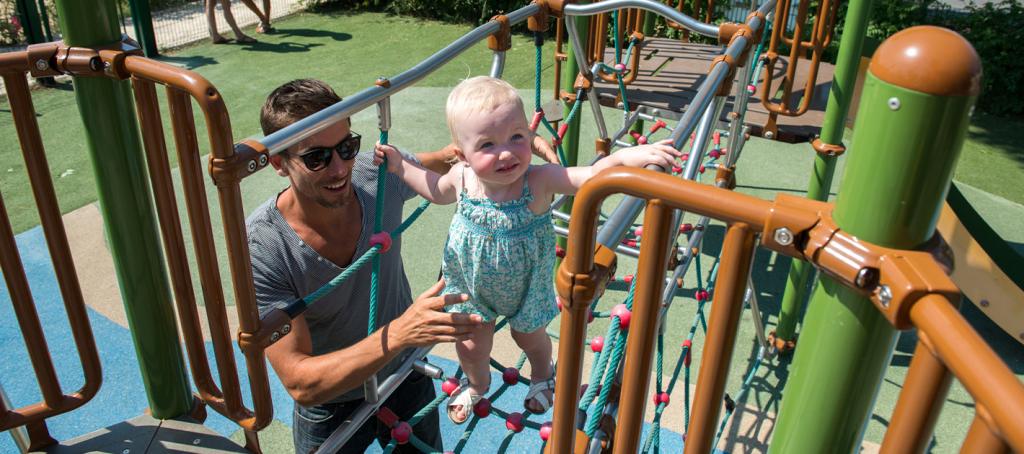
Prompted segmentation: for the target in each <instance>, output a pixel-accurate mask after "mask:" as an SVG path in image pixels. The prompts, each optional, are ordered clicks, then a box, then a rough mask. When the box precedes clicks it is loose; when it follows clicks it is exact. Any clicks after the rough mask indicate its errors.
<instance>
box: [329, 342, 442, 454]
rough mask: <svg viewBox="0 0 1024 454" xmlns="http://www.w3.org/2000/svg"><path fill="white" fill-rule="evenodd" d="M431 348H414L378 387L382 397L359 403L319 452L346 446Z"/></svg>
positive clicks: (332, 451)
mask: <svg viewBox="0 0 1024 454" xmlns="http://www.w3.org/2000/svg"><path fill="white" fill-rule="evenodd" d="M431 348H432V347H420V348H417V349H415V350H413V351H412V353H410V354H409V356H408V357H406V358H405V360H404V361H402V364H401V365H400V366H398V369H397V370H396V371H395V373H393V374H391V375H389V376H388V378H385V379H384V383H381V385H380V388H379V389H378V394H379V395H380V396H381V399H380V400H379V401H378V402H376V403H370V402H363V403H362V404H361V405H359V408H356V410H355V411H354V412H352V414H351V415H350V416H349V419H348V420H347V421H345V422H343V423H341V425H340V426H338V428H337V429H335V430H334V432H333V433H331V436H329V437H327V440H324V443H323V444H322V445H320V448H318V449H317V451H316V452H317V454H321V453H322V454H333V453H336V452H338V451H340V450H341V448H342V446H345V443H346V442H348V439H349V438H352V435H353V434H355V433H356V429H359V428H360V427H362V426H363V423H365V422H366V421H367V420H368V419H370V418H371V417H373V415H374V413H377V409H378V408H380V406H381V404H382V403H383V402H384V401H385V400H387V398H388V397H389V396H391V393H393V392H395V390H396V389H398V386H399V385H401V384H402V382H403V381H405V378H406V377H408V376H409V374H410V373H412V368H413V363H415V362H416V360H419V359H421V358H423V357H424V356H426V355H427V353H430V349H431Z"/></svg>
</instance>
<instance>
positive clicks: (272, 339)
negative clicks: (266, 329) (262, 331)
mask: <svg viewBox="0 0 1024 454" xmlns="http://www.w3.org/2000/svg"><path fill="white" fill-rule="evenodd" d="M280 338H281V333H279V332H277V331H274V332H273V333H270V342H277V340H278V339H280Z"/></svg>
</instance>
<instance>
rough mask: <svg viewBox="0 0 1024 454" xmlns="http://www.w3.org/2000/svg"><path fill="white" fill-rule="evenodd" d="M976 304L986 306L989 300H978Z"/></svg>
mask: <svg viewBox="0 0 1024 454" xmlns="http://www.w3.org/2000/svg"><path fill="white" fill-rule="evenodd" d="M978 305H979V306H981V307H988V305H989V302H988V300H981V301H978Z"/></svg>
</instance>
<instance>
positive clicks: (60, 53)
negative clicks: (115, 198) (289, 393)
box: [0, 42, 273, 452]
mask: <svg viewBox="0 0 1024 454" xmlns="http://www.w3.org/2000/svg"><path fill="white" fill-rule="evenodd" d="M40 60H42V61H44V62H47V64H45V65H44V64H41V65H39V66H38V67H30V66H29V62H30V61H32V62H35V61H40ZM0 64H3V65H4V66H3V68H5V73H4V79H5V83H6V84H7V87H8V90H9V92H11V93H12V96H17V95H16V94H17V93H20V92H21V91H22V86H24V85H25V81H24V72H25V71H26V70H27V71H29V72H30V73H31V74H32V75H33V76H36V77H41V76H52V75H57V74H73V75H75V76H78V77H109V78H114V79H121V80H124V79H130V80H131V84H132V89H133V91H134V95H135V105H136V110H137V113H138V117H139V122H140V126H141V131H142V138H143V145H144V148H145V153H146V161H147V165H148V170H149V175H150V181H151V183H152V188H153V189H152V190H153V195H154V199H155V203H156V207H157V215H158V217H159V221H160V230H161V238H162V241H163V246H164V250H165V252H166V254H167V262H168V267H169V270H170V275H171V283H172V288H173V292H174V299H175V305H176V307H177V313H178V317H179V319H180V322H181V323H180V324H181V330H182V337H183V339H184V343H185V348H186V352H187V353H188V360H189V366H190V368H191V371H192V377H193V380H194V382H195V385H196V389H197V397H198V398H199V399H200V400H201V401H202V402H204V403H205V404H206V405H209V406H210V407H212V408H213V409H214V410H216V411H217V412H218V413H221V414H223V415H224V416H226V417H228V418H230V419H231V420H233V421H235V422H236V423H238V425H239V426H241V427H242V428H243V429H244V431H245V434H246V447H247V448H248V449H250V450H251V451H254V452H255V451H259V441H258V437H257V436H256V432H257V431H259V430H260V429H262V428H264V427H266V426H267V425H268V424H269V423H270V421H271V419H272V417H273V406H272V401H271V396H270V387H269V381H268V376H267V370H266V361H265V358H264V354H263V351H264V347H265V346H266V345H267V342H261V340H263V338H264V337H267V336H259V335H254V333H258V332H259V330H260V320H259V313H258V311H257V308H256V303H255V301H256V299H255V292H254V290H253V284H252V269H251V267H250V266H251V265H250V258H249V248H248V243H247V241H246V234H245V223H244V213H243V211H242V200H241V193H240V190H239V182H240V180H241V179H242V178H244V177H245V176H247V175H249V174H251V173H252V172H255V171H256V170H259V169H261V168H263V167H265V166H266V165H267V163H268V158H267V156H266V155H265V154H259V153H255V152H253V153H245V152H238V153H236V151H235V149H234V144H233V140H232V136H231V123H230V119H229V117H228V112H227V108H226V106H225V105H224V100H223V99H222V98H221V96H220V93H219V92H218V91H217V89H216V88H214V86H213V85H212V84H210V82H209V81H207V80H206V79H205V78H203V77H202V76H200V75H198V74H196V73H194V72H191V71H188V70H184V69H181V68H177V67H174V66H171V65H168V64H165V63H161V62H158V61H154V60H150V59H148V58H144V57H142V56H140V55H139V52H138V49H137V47H135V46H134V43H131V42H125V43H122V44H121V46H119V47H118V48H111V49H101V50H95V49H87V48H69V47H67V46H64V45H63V44H60V43H49V44H43V45H37V46H32V47H30V48H29V50H27V51H25V52H20V53H17V54H13V55H12V54H6V55H4V56H2V57H0ZM8 67H9V68H12V69H10V70H7V69H6V68H8ZM17 71H21V72H17ZM8 72H10V74H8ZM19 78H20V82H19ZM19 84H20V85H19ZM157 84H159V85H163V86H164V87H165V92H166V97H167V104H168V107H169V111H170V117H171V124H172V129H173V131H174V142H175V148H176V151H177V157H178V163H179V168H180V172H181V183H182V188H183V191H184V197H185V207H186V212H187V214H188V223H189V227H190V230H191V236H192V239H193V248H194V253H195V256H196V261H197V267H198V275H199V279H200V287H201V289H202V297H203V302H204V307H205V312H206V320H207V323H208V325H209V331H210V337H211V341H212V344H213V350H214V356H215V357H216V361H217V369H218V375H219V377H220V383H219V386H218V383H217V381H216V380H215V379H214V378H213V374H212V373H211V370H210V365H209V360H208V358H207V356H206V350H205V346H204V341H203V333H202V329H201V324H200V316H199V309H198V304H197V301H196V298H195V293H194V291H193V284H192V278H191V273H190V268H189V264H188V255H187V252H186V245H185V243H184V239H183V235H182V231H181V226H182V220H181V219H180V218H179V215H178V208H177V203H176V196H175V190H174V185H173V182H172V178H171V172H170V167H169V164H168V155H167V146H166V142H165V139H164V135H163V123H162V120H161V114H160V108H159V104H158V101H157V94H156V85H157ZM24 92H25V99H28V98H27V90H25V91H24ZM13 99H14V98H12V106H14V105H15V104H16V101H14V100H13ZM17 99H18V100H19V101H18V102H20V103H24V101H22V100H21V98H17ZM193 101H195V103H196V105H198V106H199V108H200V110H201V111H202V113H203V116H204V118H205V121H206V129H207V131H209V143H210V150H211V158H210V174H211V176H212V179H213V181H214V183H215V184H216V186H217V191H218V195H219V201H220V207H221V217H222V222H223V228H224V235H225V239H226V248H227V256H228V259H229V262H230V263H229V266H230V270H231V277H232V287H233V290H234V297H235V309H236V310H237V313H238V322H239V343H240V344H241V346H242V347H243V353H244V355H245V358H246V361H245V362H246V367H247V369H248V378H249V387H250V391H251V394H252V401H253V409H249V408H246V407H245V404H244V402H243V400H242V390H241V385H240V380H239V377H238V370H237V366H236V363H235V358H234V350H233V345H232V343H233V335H232V334H231V331H230V328H229V326H228V315H227V306H226V303H225V297H224V291H223V282H222V279H221V276H220V268H219V266H218V261H217V251H216V249H215V247H214V240H213V229H212V224H211V220H210V214H209V207H208V206H207V202H206V190H205V186H204V182H203V180H204V176H203V169H202V167H201V164H200V160H201V154H200V150H199V143H198V137H197V133H196V125H195V120H194V117H193V112H192V102H193ZM28 102H29V103H30V101H28ZM28 106H29V109H30V108H31V104H28ZM17 118H21V120H19V121H20V122H21V123H25V124H28V123H26V122H29V121H31V124H30V125H29V126H31V128H29V127H28V126H22V125H21V124H19V134H22V131H23V130H25V131H28V132H26V133H25V134H27V135H26V137H28V142H30V144H31V145H30V147H32V148H29V149H26V156H27V157H28V156H29V155H33V158H34V159H43V158H42V153H41V145H39V144H38V129H37V128H36V125H35V120H34V118H33V117H32V114H31V113H29V114H27V117H26V114H25V113H21V114H16V119H17ZM25 142H26V139H25V138H23V143H25ZM23 148H24V145H23ZM36 150H38V151H39V152H35V151H36ZM30 151H31V152H30ZM36 156H38V157H36ZM35 166H36V167H38V166H41V168H42V169H43V170H42V171H41V172H42V175H44V176H45V177H46V178H47V180H46V185H45V186H46V187H51V186H50V185H49V180H48V178H49V177H48V174H46V170H45V169H46V165H45V161H41V163H35ZM32 168H33V167H31V166H30V174H31V173H32V170H31V169H32ZM35 173H39V172H38V171H37V172H35ZM39 178H42V177H39ZM36 186H43V185H37V184H36V179H33V187H34V188H35V187H36ZM48 191H49V193H50V194H51V195H50V199H46V200H47V201H43V199H40V198H39V195H38V194H37V200H40V202H39V206H40V210H41V211H40V213H41V214H42V213H43V211H42V210H43V209H44V207H50V208H47V210H51V211H52V213H50V212H49V211H48V212H47V213H46V214H45V215H44V216H43V219H44V222H43V225H44V227H47V226H49V225H51V224H54V223H55V222H56V223H58V224H57V226H58V227H59V220H60V213H59V212H57V211H56V210H57V208H56V207H57V205H56V203H55V201H52V200H51V199H52V188H51V189H48ZM8 230H9V229H8ZM50 230H51V228H47V232H48V233H49V231H50ZM3 233H4V232H0V235H2V234H3ZM49 237H50V235H48V239H49ZM58 240H59V242H56V241H58ZM55 242H56V243H55ZM55 245H56V246H58V247H56V248H55V247H54V246H55ZM61 248H63V249H61ZM54 249H60V250H63V251H65V253H66V251H67V245H66V240H64V236H63V230H62V229H61V231H60V235H59V239H55V240H52V241H51V250H54ZM7 251H8V248H4V254H3V256H4V258H5V264H4V266H5V275H6V274H7V273H6V269H7V263H6V261H7V256H8V255H10V254H8V253H7ZM55 257H56V256H55ZM15 259H16V256H15ZM67 261H68V263H70V259H69V258H68V259H67ZM56 263H57V262H56V258H55V265H56ZM69 266H70V265H66V266H65V265H59V266H58V276H60V275H62V273H61V269H62V268H67V267H69ZM63 274H66V273H63ZM12 275H14V274H13V273H12ZM72 276H73V273H72ZM71 283H72V284H74V287H73V288H72V287H71V284H68V287H69V289H70V290H74V292H73V293H74V294H73V295H71V297H69V296H67V295H66V296H65V301H66V302H67V301H70V303H68V304H69V308H70V307H71V306H70V304H77V306H76V308H77V307H78V306H81V296H80V292H79V291H78V290H77V282H74V281H72V282H71ZM12 287H15V286H12ZM64 287H65V285H64V283H63V281H62V289H63V288H64ZM70 290H67V291H65V293H69V292H70ZM76 295H77V297H76ZM24 299H25V298H24V297H22V298H15V300H16V302H17V301H21V300H24ZM16 304H18V303H16ZM20 304H24V303H20ZM76 310H79V311H81V312H82V313H83V314H84V309H76ZM69 312H71V311H70V309H69ZM72 320H73V324H72V326H73V327H75V322H78V323H84V328H80V329H78V330H76V339H78V337H80V336H79V331H83V330H84V332H85V333H86V334H88V321H87V319H86V318H85V316H84V315H82V316H81V317H72ZM35 325H38V321H36V322H35ZM24 326H25V324H24V323H23V331H25V332H26V333H28V332H29V331H30V329H26V328H25V327H24ZM30 328H31V326H30ZM81 337H83V338H85V335H82V336H81ZM253 339H256V341H255V342H254V341H253ZM87 340H88V344H89V345H90V346H91V345H92V339H91V335H89V336H87ZM80 348H81V347H80ZM85 356H88V357H89V359H90V361H91V362H90V363H88V364H89V365H88V366H87V367H86V373H87V377H92V376H93V375H95V376H96V379H95V384H93V382H94V381H93V380H87V385H89V386H91V387H90V388H87V390H86V391H88V393H86V392H83V394H86V395H87V396H88V397H91V395H92V394H94V393H95V389H94V387H97V386H98V376H99V372H98V371H99V365H98V360H96V355H95V347H91V350H89V354H88V355H84V356H83V357H85ZM33 357H35V355H34V356H33ZM83 362H84V361H83ZM93 364H95V366H93ZM50 369H51V370H50V371H49V372H47V374H42V373H40V376H43V375H53V373H52V367H51V368H50ZM41 382H42V380H41ZM47 383H50V381H49V380H47ZM48 387H49V388H52V387H53V386H52V385H48V386H44V395H45V396H46V401H47V403H48V404H50V402H51V400H52V401H53V402H54V403H60V402H61V399H60V395H59V394H57V395H55V396H54V395H53V393H54V391H52V390H49V389H48ZM72 397H74V395H73V396H72ZM72 397H64V398H63V401H71V400H72ZM88 397H85V399H87V398H88ZM74 398H78V397H74ZM77 405H81V403H78V404H77ZM77 405H76V406H77ZM50 406H51V407H52V406H53V404H50ZM61 408H62V411H67V410H69V409H70V408H74V407H70V408H66V409H65V408H63V407H61ZM52 414H55V413H54V412H48V413H46V414H45V416H41V417H39V418H36V419H41V418H43V417H46V416H51V415H52ZM197 414H201V412H197ZM22 424H23V423H22ZM14 425H18V424H14ZM5 428H6V427H5Z"/></svg>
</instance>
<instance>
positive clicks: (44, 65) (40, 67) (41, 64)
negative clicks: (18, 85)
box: [36, 58, 50, 71]
mask: <svg viewBox="0 0 1024 454" xmlns="http://www.w3.org/2000/svg"><path fill="white" fill-rule="evenodd" d="M49 67H50V64H49V63H46V60H43V59H41V58H40V59H39V60H36V69H38V70H40V71H44V70H46V68H49Z"/></svg>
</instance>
